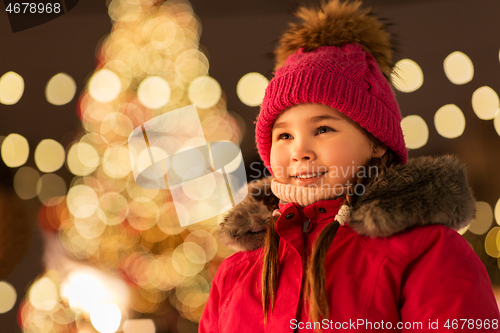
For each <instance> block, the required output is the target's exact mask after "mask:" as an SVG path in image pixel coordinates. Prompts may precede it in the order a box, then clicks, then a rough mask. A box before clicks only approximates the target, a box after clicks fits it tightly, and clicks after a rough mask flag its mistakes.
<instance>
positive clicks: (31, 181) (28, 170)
mask: <svg viewBox="0 0 500 333" xmlns="http://www.w3.org/2000/svg"><path fill="white" fill-rule="evenodd" d="M39 179H40V174H39V173H38V171H36V170H35V169H33V168H32V167H22V168H19V169H18V170H17V172H16V174H15V175H14V191H16V194H17V196H18V197H19V198H21V199H23V200H28V199H32V198H34V197H36V196H37V195H38V193H39V190H40V189H39V188H38V186H37V185H38V180H39Z"/></svg>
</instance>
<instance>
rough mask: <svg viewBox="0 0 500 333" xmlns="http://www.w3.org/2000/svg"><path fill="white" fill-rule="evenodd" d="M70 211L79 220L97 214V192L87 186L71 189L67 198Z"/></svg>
mask: <svg viewBox="0 0 500 333" xmlns="http://www.w3.org/2000/svg"><path fill="white" fill-rule="evenodd" d="M66 202H67V205H68V209H69V211H70V212H71V214H73V216H75V217H77V218H86V217H89V216H91V215H92V214H94V213H95V211H96V210H97V208H98V206H99V199H98V197H97V194H96V192H95V190H94V189H93V188H91V187H89V186H86V185H76V186H73V187H72V188H70V189H69V191H68V195H67V196H66Z"/></svg>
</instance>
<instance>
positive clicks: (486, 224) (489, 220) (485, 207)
mask: <svg viewBox="0 0 500 333" xmlns="http://www.w3.org/2000/svg"><path fill="white" fill-rule="evenodd" d="M492 224H493V209H491V206H490V204H489V203H487V202H484V201H477V202H476V218H475V219H474V220H473V221H472V223H471V224H470V226H469V231H470V232H472V233H473V234H476V235H484V234H485V233H486V232H487V231H488V230H489V229H490V228H491V225H492Z"/></svg>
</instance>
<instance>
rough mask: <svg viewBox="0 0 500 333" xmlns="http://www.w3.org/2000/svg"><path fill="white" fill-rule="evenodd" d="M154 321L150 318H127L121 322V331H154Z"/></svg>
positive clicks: (143, 332) (152, 332) (126, 332)
mask: <svg viewBox="0 0 500 333" xmlns="http://www.w3.org/2000/svg"><path fill="white" fill-rule="evenodd" d="M155 332H156V327H155V323H154V322H153V320H151V319H129V320H126V321H125V323H124V324H123V333H155Z"/></svg>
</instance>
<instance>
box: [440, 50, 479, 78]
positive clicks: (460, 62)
mask: <svg viewBox="0 0 500 333" xmlns="http://www.w3.org/2000/svg"><path fill="white" fill-rule="evenodd" d="M443 67H444V73H445V74H446V77H447V78H448V80H450V81H451V82H452V83H454V84H458V85H460V84H465V83H468V82H470V81H471V80H472V78H473V77H474V65H473V64H472V61H471V60H470V58H469V57H468V56H467V55H466V54H464V53H463V52H460V51H455V52H453V53H450V54H449V55H448V56H447V57H446V59H444V63H443Z"/></svg>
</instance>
